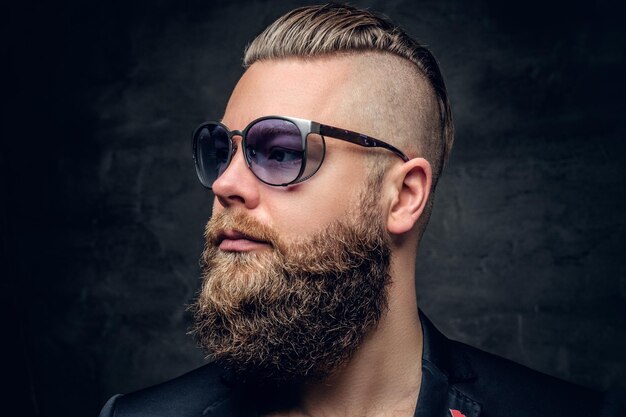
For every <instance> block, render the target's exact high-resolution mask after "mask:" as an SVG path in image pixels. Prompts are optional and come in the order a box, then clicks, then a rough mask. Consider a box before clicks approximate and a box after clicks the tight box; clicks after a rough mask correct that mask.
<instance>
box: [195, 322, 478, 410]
mask: <svg viewBox="0 0 626 417" xmlns="http://www.w3.org/2000/svg"><path fill="white" fill-rule="evenodd" d="M419 317H420V322H421V325H422V333H423V343H424V348H423V353H422V383H421V387H420V394H419V398H418V401H417V406H416V409H415V414H414V415H415V417H479V415H480V411H481V405H480V403H478V402H477V401H475V400H474V399H472V398H471V397H470V396H469V395H467V393H465V392H464V391H463V389H462V388H461V387H460V385H462V384H463V383H467V382H471V381H472V380H473V379H475V378H476V375H475V373H474V371H473V369H472V367H471V364H470V362H469V359H468V358H467V356H466V355H465V354H464V353H463V351H462V350H460V349H455V344H456V342H453V341H450V340H449V339H448V338H446V337H445V336H444V335H443V334H441V333H440V332H439V330H437V328H436V327H435V326H434V325H433V324H432V322H431V321H430V320H429V319H428V318H427V317H426V316H425V315H424V313H422V311H421V310H420V312H419ZM231 378H232V377H231V376H228V375H226V376H225V377H223V378H222V382H223V383H224V384H225V385H227V386H229V387H230V390H229V394H228V395H226V396H224V397H222V398H220V399H219V400H218V401H216V402H215V403H213V404H211V405H209V406H208V407H207V408H206V409H205V410H204V412H203V413H202V416H203V417H230V416H232V417H235V416H236V417H254V416H258V413H257V411H256V409H255V407H254V404H252V403H251V401H250V398H248V397H247V395H246V394H244V393H243V392H242V391H240V390H239V388H237V384H236V383H233V382H232V379H231Z"/></svg>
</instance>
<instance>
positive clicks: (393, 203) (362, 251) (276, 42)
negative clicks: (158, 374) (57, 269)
mask: <svg viewBox="0 0 626 417" xmlns="http://www.w3.org/2000/svg"><path fill="white" fill-rule="evenodd" d="M244 65H245V67H246V68H247V69H246V72H245V73H244V74H243V76H242V77H241V79H240V80H239V82H238V84H237V85H236V87H235V89H234V91H233V93H232V95H231V97H230V100H229V102H228V105H227V107H226V111H225V114H224V117H223V118H222V119H221V120H220V121H212V122H207V123H204V124H202V125H201V126H200V127H199V128H198V129H197V130H196V132H195V133H194V137H193V143H194V145H193V146H194V157H195V164H196V169H197V172H198V176H199V178H200V181H201V182H202V184H203V185H204V186H206V187H208V188H210V189H211V190H212V191H213V193H214V194H215V200H214V206H213V215H212V218H211V220H210V221H209V223H208V225H207V228H206V233H205V236H206V248H205V251H204V253H203V255H202V265H203V273H204V281H203V286H202V289H201V292H200V294H199V296H198V299H197V301H196V302H195V305H194V307H193V311H194V314H195V319H196V325H195V329H194V330H195V334H196V336H197V338H198V341H199V343H200V345H201V346H202V347H203V348H204V349H206V351H207V353H208V355H209V356H210V357H211V359H212V362H211V363H210V364H208V365H206V366H204V367H202V368H200V369H198V370H195V371H192V372H191V373H188V374H186V375H183V376H181V377H179V378H177V379H175V380H172V381H169V382H166V383H164V384H161V385H158V386H156V387H152V388H148V389H145V390H143V391H139V392H136V393H133V394H128V395H118V396H115V397H113V398H112V399H111V400H109V402H108V403H107V404H106V405H105V407H104V409H103V411H102V413H101V416H113V415H115V416H117V417H123V416H152V417H154V416H247V415H250V416H253V415H272V416H282V415H293V416H339V415H341V416H391V415H393V416H413V415H415V416H436V417H444V416H448V417H449V416H457V417H458V416H466V417H475V416H479V415H482V416H552V415H562V416H592V415H593V416H595V415H598V413H599V411H598V410H599V409H600V408H601V398H600V395H599V394H597V393H595V392H593V391H590V390H587V389H585V388H582V387H577V386H574V385H571V384H569V383H566V382H564V381H559V380H556V379H553V378H551V377H548V376H545V375H542V374H539V373H537V372H534V371H531V370H530V369H527V368H525V367H522V366H520V365H517V364H514V363H512V362H509V361H507V360H505V359H501V358H497V357H495V356H492V355H489V354H487V353H484V352H480V351H478V350H476V349H473V348H471V347H469V346H465V345H463V344H460V343H457V342H452V341H450V340H448V339H446V338H445V337H444V336H443V335H441V334H440V333H439V332H438V331H437V330H436V329H435V328H434V327H433V325H432V324H431V323H430V322H429V321H428V319H426V317H424V316H423V315H422V314H421V313H420V312H419V310H418V307H417V302H416V297H415V280H414V273H415V256H416V252H417V249H418V246H419V242H420V239H421V237H422V235H423V233H424V229H425V227H426V224H427V222H428V218H429V216H430V213H431V209H432V202H433V196H434V191H435V187H436V184H437V180H438V178H439V176H440V175H441V173H442V169H443V167H444V165H445V162H446V160H447V158H448V155H449V153H450V149H451V147H452V142H453V125H452V117H451V112H450V105H449V101H448V96H447V92H446V88H445V85H444V81H443V78H442V76H441V73H440V70H439V67H438V65H437V62H436V60H435V59H434V57H433V56H432V54H431V53H430V52H429V51H428V50H427V49H426V48H424V47H423V46H421V45H419V44H418V43H417V42H416V41H414V40H413V39H412V38H410V37H409V36H408V35H407V34H406V33H405V32H403V31H402V30H400V29H398V28H397V27H396V26H394V25H393V24H392V23H391V22H389V21H388V20H387V19H386V18H382V17H380V16H377V15H374V14H373V13H370V12H368V11H364V10H359V9H356V8H353V7H349V6H339V5H326V6H312V7H305V8H300V9H297V10H294V11H292V12H290V13H288V14H286V15H285V16H283V17H281V18H279V19H278V20H277V21H276V22H274V23H273V24H272V25H271V26H270V27H268V28H267V29H266V30H265V31H264V32H263V33H262V34H261V35H259V36H258V37H257V38H256V39H255V40H254V41H253V42H252V43H251V44H250V45H249V47H248V48H247V50H246V53H245V58H244Z"/></svg>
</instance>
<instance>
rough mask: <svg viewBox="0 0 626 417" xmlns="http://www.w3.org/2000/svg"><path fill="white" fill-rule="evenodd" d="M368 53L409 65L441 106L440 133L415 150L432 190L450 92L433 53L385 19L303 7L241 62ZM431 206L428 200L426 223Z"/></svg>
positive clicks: (446, 145)
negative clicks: (389, 56)
mask: <svg viewBox="0 0 626 417" xmlns="http://www.w3.org/2000/svg"><path fill="white" fill-rule="evenodd" d="M372 51H373V52H382V53H390V54H392V55H395V56H398V57H400V58H404V59H406V60H408V61H410V62H411V63H413V64H414V66H415V67H416V68H417V70H418V73H420V74H422V75H423V77H425V78H426V80H427V81H428V83H429V84H430V86H431V87H432V90H433V92H434V95H435V97H436V99H437V103H438V107H439V109H438V113H439V121H438V122H439V123H438V124H436V131H437V132H438V134H437V135H436V136H437V137H434V138H431V140H429V141H428V142H429V143H422V144H417V146H416V147H417V148H418V149H420V150H421V151H422V152H423V155H422V156H424V157H425V158H426V159H427V160H428V161H429V162H430V164H431V166H432V171H433V185H432V190H433V191H434V189H435V185H436V183H437V180H438V178H439V176H440V174H441V171H442V170H443V166H444V165H445V163H446V161H447V159H448V155H449V153H450V150H451V148H452V143H453V141H454V126H453V123H452V113H451V110H450V102H449V100H448V93H447V90H446V86H445V83H444V81H443V77H442V75H441V71H440V69H439V65H438V63H437V60H436V59H435V57H434V56H433V54H432V53H431V52H430V51H429V50H428V49H427V48H426V47H424V46H423V45H420V44H419V43H418V42H417V41H415V40H414V39H413V38H411V37H410V36H409V35H408V34H407V33H406V32H404V31H403V30H402V29H400V28H399V27H397V26H396V25H394V24H393V23H392V22H391V21H390V20H389V19H388V18H386V17H384V16H380V15H377V14H374V13H372V12H370V11H368V10H362V9H357V8H355V7H352V6H348V5H341V4H326V5H316V6H306V7H301V8H298V9H295V10H293V11H291V12H288V13H287V14H285V15H283V16H282V17H280V18H279V19H278V20H276V21H275V22H274V23H272V24H271V25H270V26H268V27H267V29H265V31H263V32H262V33H261V34H260V35H259V36H257V37H256V38H255V39H254V40H253V41H252V42H251V43H250V44H249V45H248V47H247V48H246V51H245V55H244V62H243V64H244V67H246V68H247V67H249V66H250V65H252V64H253V63H255V62H257V61H265V60H272V59H281V58H291V57H302V58H314V57H320V56H327V55H332V54H336V53H350V52H372ZM416 112H417V109H416ZM416 117H417V115H416ZM437 125H438V126H437ZM378 175H380V173H378ZM430 205H432V198H431V199H430V204H429V208H428V209H427V210H426V211H427V213H426V216H425V217H426V219H425V220H427V217H428V214H429V212H430ZM424 226H425V224H424Z"/></svg>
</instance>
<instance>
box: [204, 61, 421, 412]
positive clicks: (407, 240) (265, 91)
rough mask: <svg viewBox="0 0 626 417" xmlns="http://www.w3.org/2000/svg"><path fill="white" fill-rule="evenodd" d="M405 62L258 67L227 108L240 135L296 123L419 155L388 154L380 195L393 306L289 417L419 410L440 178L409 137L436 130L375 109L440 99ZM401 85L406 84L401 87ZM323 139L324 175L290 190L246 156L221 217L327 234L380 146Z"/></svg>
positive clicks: (226, 190)
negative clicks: (425, 297)
mask: <svg viewBox="0 0 626 417" xmlns="http://www.w3.org/2000/svg"><path fill="white" fill-rule="evenodd" d="M398 59H399V58H396V57H391V56H388V55H383V54H360V55H355V54H350V55H335V56H329V57H323V58H315V59H310V60H302V59H283V60H276V61H265V62H257V63H255V64H253V65H252V66H251V67H250V68H249V69H248V70H247V71H246V73H245V74H244V75H243V76H242V78H241V80H240V81H239V83H238V84H237V86H236V87H235V90H234V91H233V94H232V96H231V98H230V101H229V103H228V106H227V108H226V112H225V115H224V118H223V122H224V123H225V124H226V125H227V126H228V127H230V128H231V129H242V128H243V127H245V126H246V125H247V124H248V123H249V122H250V121H252V120H254V119H256V118H258V117H261V116H265V115H271V114H276V115H286V116H294V117H300V118H305V119H311V120H315V121H319V122H321V123H325V124H330V125H333V126H337V127H343V128H347V129H351V130H355V131H357V132H361V133H365V134H368V135H372V136H375V137H378V138H380V139H382V140H385V141H388V142H390V143H392V144H394V145H396V146H398V147H400V148H401V149H403V151H404V152H405V153H407V154H408V155H409V157H410V158H412V159H411V160H410V161H408V162H406V163H404V162H403V161H402V160H400V159H399V158H397V157H395V156H393V154H391V153H389V158H390V160H389V162H388V167H387V169H386V173H385V176H384V179H383V184H382V187H381V191H380V203H379V208H380V210H381V215H382V216H383V219H384V224H385V227H386V230H387V232H388V233H389V235H390V239H391V249H392V255H391V268H390V275H391V281H392V282H391V284H390V286H389V308H388V310H387V312H386V314H384V315H383V317H382V318H381V320H380V322H379V324H378V326H377V327H376V328H375V330H374V331H372V332H370V333H369V334H368V335H367V336H366V337H365V339H364V341H363V343H362V344H361V346H360V348H359V349H358V350H357V351H356V353H355V354H354V355H353V356H352V358H351V359H350V360H349V362H348V363H347V364H345V366H344V367H342V368H341V369H340V370H339V371H338V372H336V373H335V374H333V376H332V377H330V378H327V379H326V380H324V381H321V382H315V383H312V384H309V385H307V386H306V387H305V389H304V390H303V391H302V392H301V398H300V401H299V404H300V405H299V407H298V408H297V409H295V410H293V411H292V412H291V413H290V415H323V416H334V415H359V416H369V415H413V412H414V409H415V404H416V402H417V395H418V392H419V385H420V381H421V362H420V360H419V358H421V352H422V334H421V327H420V324H419V318H418V313H417V303H416V299H415V284H414V262H415V254H416V250H417V246H418V241H419V233H418V231H416V224H417V223H418V220H419V219H420V216H421V215H422V214H423V212H424V209H425V207H426V204H427V200H428V197H429V192H430V190H431V185H432V173H431V168H430V164H429V163H428V161H427V160H426V159H424V158H422V157H420V156H419V146H417V145H415V147H412V146H409V145H407V143H409V136H408V133H407V132H417V133H416V134H417V136H419V135H423V134H427V133H424V132H428V131H430V129H431V128H430V127H429V126H428V124H426V123H422V122H421V121H420V120H421V119H420V118H398V117H394V118H391V119H390V120H391V121H390V120H388V119H386V118H385V114H384V113H385V112H386V113H389V110H385V112H382V110H381V111H379V112H378V113H379V116H378V117H376V118H373V117H372V114H370V113H372V112H373V113H377V111H376V107H377V106H378V107H380V106H382V107H385V108H387V106H388V105H392V104H393V105H394V107H396V108H397V106H398V105H403V104H407V103H413V104H414V105H416V106H417V108H420V107H421V108H425V109H428V106H429V100H430V99H431V98H430V96H429V94H428V90H427V89H424V88H423V86H421V84H420V82H421V81H420V80H421V78H420V77H417V76H415V77H412V76H411V73H410V72H407V71H409V70H407V67H406V66H403V65H396V64H398V61H397V60H398ZM402 80H405V81H402ZM406 80H412V82H411V83H410V84H408V83H407V81H406ZM403 84H405V88H404V89H402V88H399V87H401V86H402V85H403ZM363 86H367V88H364V87H363ZM398 90H399V91H398ZM420 92H421V95H420ZM371 103H377V104H376V105H374V107H372V104H371ZM372 108H373V110H372ZM414 108H415V107H414ZM426 113H427V112H426ZM392 114H393V112H392ZM409 119H410V120H409ZM397 124H401V126H402V128H399V127H398V126H397ZM389 132H392V133H393V134H392V135H389ZM402 132H404V133H402ZM403 135H404V136H403ZM235 141H236V143H239V141H240V138H235ZM326 143H327V153H326V159H325V161H324V164H323V165H322V167H321V169H320V170H319V171H318V172H317V174H315V176H313V177H312V178H311V179H309V180H307V181H305V182H303V183H301V184H296V185H293V186H289V187H271V186H268V185H265V184H263V183H261V182H260V181H258V180H257V179H256V178H255V177H254V175H253V174H252V173H251V172H250V171H249V169H248V168H247V167H246V164H245V161H244V159H243V156H242V154H241V152H237V154H236V155H235V156H234V158H233V161H232V162H231V164H230V166H229V167H228V169H227V170H226V171H225V172H224V174H223V175H222V176H221V177H220V178H219V179H218V180H216V182H215V183H214V185H213V191H214V193H215V201H214V208H213V212H214V214H217V213H221V212H223V211H224V210H227V211H233V212H235V211H241V212H244V213H245V214H246V215H248V216H251V217H253V218H254V219H255V220H256V221H258V222H260V223H262V224H265V225H268V226H269V227H271V228H272V229H274V230H275V231H276V232H277V233H278V234H279V235H280V236H281V238H282V239H283V240H285V241H289V240H296V239H297V238H298V237H302V236H310V235H312V234H314V233H318V232H319V231H320V230H323V229H324V228H325V227H326V226H328V225H329V224H331V223H332V222H333V221H334V220H337V219H341V218H342V217H345V216H346V214H347V213H349V209H350V207H351V206H352V205H353V204H355V202H356V201H358V196H359V194H360V192H361V191H362V190H363V187H365V183H366V181H365V178H367V175H368V172H369V171H368V161H369V160H370V159H371V158H368V155H371V152H372V150H368V149H366V148H362V147H359V146H355V145H351V144H347V143H343V142H341V141H337V140H333V139H327V140H326ZM403 145H405V146H404V147H403ZM374 152H376V151H374ZM380 152H383V151H382V150H380ZM257 250H264V249H263V247H259V248H257Z"/></svg>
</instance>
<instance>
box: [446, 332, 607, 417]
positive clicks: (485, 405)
mask: <svg viewBox="0 0 626 417" xmlns="http://www.w3.org/2000/svg"><path fill="white" fill-rule="evenodd" d="M449 343H450V347H451V350H453V351H454V352H455V354H456V355H458V356H459V357H461V358H462V359H461V360H466V361H467V363H468V364H469V366H470V367H471V369H472V371H473V375H471V377H470V378H467V379H466V380H465V381H458V382H457V383H456V384H454V387H455V388H456V389H458V390H459V391H460V392H463V393H464V394H465V395H467V396H469V397H471V398H472V399H473V400H474V401H476V402H478V403H479V404H481V406H482V415H485V416H488V415H497V416H499V415H509V416H517V415H520V416H526V415H568V416H594V417H595V416H598V415H600V410H601V409H602V408H603V403H604V395H603V394H602V393H601V392H599V391H596V390H593V389H590V388H586V387H583V386H581V385H576V384H573V383H571V382H568V381H565V380H562V379H559V378H555V377H553V376H550V375H547V374H544V373H541V372H538V371H535V370H533V369H531V368H528V367H526V366H524V365H521V364H519V363H517V362H513V361H511V360H509V359H506V358H503V357H501V356H497V355H494V354H491V353H488V352H485V351H482V350H479V349H477V348H474V347H472V346H468V345H466V344H464V343H460V342H457V341H449Z"/></svg>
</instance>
